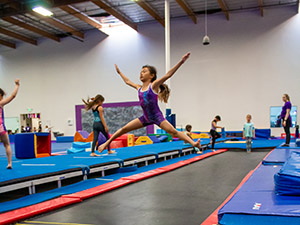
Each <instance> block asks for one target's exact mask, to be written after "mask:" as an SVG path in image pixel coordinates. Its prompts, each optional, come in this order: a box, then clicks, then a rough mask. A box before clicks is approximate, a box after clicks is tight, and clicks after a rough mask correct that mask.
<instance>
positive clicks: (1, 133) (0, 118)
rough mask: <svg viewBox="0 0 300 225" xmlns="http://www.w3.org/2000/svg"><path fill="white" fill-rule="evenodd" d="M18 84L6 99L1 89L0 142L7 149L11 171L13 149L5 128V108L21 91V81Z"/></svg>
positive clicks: (8, 167)
mask: <svg viewBox="0 0 300 225" xmlns="http://www.w3.org/2000/svg"><path fill="white" fill-rule="evenodd" d="M15 83H16V87H15V89H14V91H13V93H12V94H11V96H9V97H7V98H4V95H5V92H4V91H3V90H2V89H1V88H0V141H1V142H2V143H3V145H4V147H5V151H6V156H7V161H8V165H7V167H6V168H7V169H11V168H12V166H11V148H10V144H9V138H8V134H7V131H6V128H5V124H4V114H3V107H4V106H5V105H6V104H8V103H10V102H11V101H12V100H13V99H14V98H15V97H16V95H17V93H18V90H19V86H20V81H19V79H16V80H15Z"/></svg>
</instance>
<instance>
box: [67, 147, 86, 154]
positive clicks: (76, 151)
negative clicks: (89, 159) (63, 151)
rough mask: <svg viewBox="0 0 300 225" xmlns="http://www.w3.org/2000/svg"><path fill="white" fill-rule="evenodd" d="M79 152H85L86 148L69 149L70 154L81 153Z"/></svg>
mask: <svg viewBox="0 0 300 225" xmlns="http://www.w3.org/2000/svg"><path fill="white" fill-rule="evenodd" d="M79 152H85V149H84V148H69V149H68V150H67V153H68V154H76V153H79Z"/></svg>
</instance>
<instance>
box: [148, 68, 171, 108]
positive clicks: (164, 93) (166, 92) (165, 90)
mask: <svg viewBox="0 0 300 225" xmlns="http://www.w3.org/2000/svg"><path fill="white" fill-rule="evenodd" d="M143 68H148V70H149V72H150V74H152V75H154V77H153V78H152V80H151V82H153V81H155V80H156V78H157V76H156V74H157V71H156V69H155V67H154V66H149V65H145V66H143ZM170 91H171V90H170V88H169V87H168V85H166V84H161V85H160V86H159V91H158V99H159V100H160V101H162V102H164V103H167V102H168V99H169V96H170Z"/></svg>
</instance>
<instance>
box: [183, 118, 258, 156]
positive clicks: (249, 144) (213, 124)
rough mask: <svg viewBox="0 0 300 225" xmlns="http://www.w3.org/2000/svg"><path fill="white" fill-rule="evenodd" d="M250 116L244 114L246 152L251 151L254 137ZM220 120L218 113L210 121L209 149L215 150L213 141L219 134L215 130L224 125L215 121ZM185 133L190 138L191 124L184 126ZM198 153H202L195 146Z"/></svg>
mask: <svg viewBox="0 0 300 225" xmlns="http://www.w3.org/2000/svg"><path fill="white" fill-rule="evenodd" d="M251 119H252V116H251V115H250V114H248V115H247V116H246V121H247V122H246V123H245V124H244V127H243V139H245V140H246V146H247V152H248V153H249V152H251V148H252V139H254V138H255V128H254V125H253V123H252V122H251ZM220 121H221V117H220V116H219V115H217V116H215V118H214V120H213V121H212V122H211V129H210V131H209V133H210V136H211V142H210V144H211V150H212V151H215V149H214V148H215V142H216V139H218V138H220V137H221V135H220V134H219V133H218V132H217V128H220V129H224V127H220V126H217V123H218V122H220ZM185 130H186V131H185V133H186V135H187V136H189V137H190V138H192V126H191V125H190V124H188V125H186V126H185ZM195 150H196V152H197V153H198V154H200V153H202V151H200V150H199V149H197V148H195Z"/></svg>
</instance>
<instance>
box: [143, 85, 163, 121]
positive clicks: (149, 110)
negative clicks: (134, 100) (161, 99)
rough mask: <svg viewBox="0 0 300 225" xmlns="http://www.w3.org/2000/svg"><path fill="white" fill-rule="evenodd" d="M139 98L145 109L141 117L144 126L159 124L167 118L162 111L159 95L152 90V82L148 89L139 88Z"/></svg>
mask: <svg viewBox="0 0 300 225" xmlns="http://www.w3.org/2000/svg"><path fill="white" fill-rule="evenodd" d="M138 93H139V100H140V104H141V107H142V109H143V112H144V115H143V116H141V117H140V118H139V120H140V121H141V122H142V124H143V125H144V126H148V125H151V124H156V125H157V126H159V125H160V124H161V122H163V121H164V120H165V118H164V116H163V114H162V112H161V111H160V109H159V107H158V101H157V100H158V96H157V94H156V93H154V91H153V90H152V87H151V84H150V85H149V88H148V90H146V91H142V88H140V89H139V91H138Z"/></svg>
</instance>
